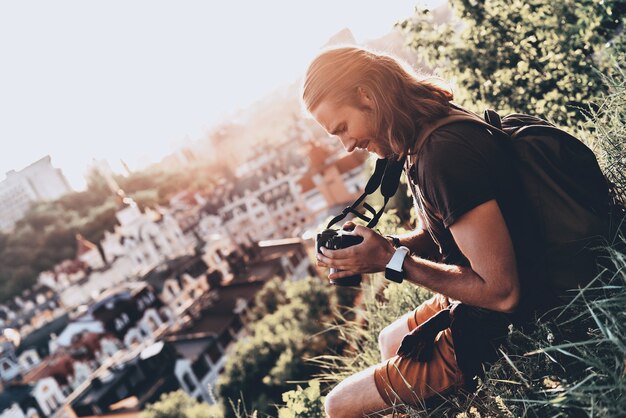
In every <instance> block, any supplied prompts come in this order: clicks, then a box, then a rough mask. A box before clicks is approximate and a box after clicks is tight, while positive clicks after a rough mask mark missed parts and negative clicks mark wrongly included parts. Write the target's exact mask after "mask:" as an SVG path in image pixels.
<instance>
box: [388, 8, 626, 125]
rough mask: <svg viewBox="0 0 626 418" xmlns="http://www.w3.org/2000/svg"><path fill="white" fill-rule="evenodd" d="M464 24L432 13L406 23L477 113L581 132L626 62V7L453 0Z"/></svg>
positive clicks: (423, 53)
mask: <svg viewBox="0 0 626 418" xmlns="http://www.w3.org/2000/svg"><path fill="white" fill-rule="evenodd" d="M450 3H451V4H452V7H453V8H454V10H455V11H456V14H457V16H458V17H459V18H460V20H456V21H454V22H449V23H441V22H436V21H435V20H434V19H433V14H432V13H431V12H429V11H428V10H424V9H418V10H417V11H416V13H415V15H414V16H413V17H412V18H411V19H408V20H405V21H404V22H402V23H400V27H401V28H402V29H404V30H405V31H406V33H407V37H408V42H409V45H410V46H411V47H412V48H414V49H416V50H417V51H418V53H419V54H420V57H422V58H424V59H425V60H426V61H427V62H428V63H429V64H430V65H431V66H432V67H435V68H439V69H440V70H441V74H442V75H443V76H444V77H447V78H449V79H451V80H453V84H455V85H456V86H457V87H458V88H459V90H460V91H458V92H457V93H458V94H457V101H460V102H461V103H462V104H464V105H466V106H468V107H469V108H471V109H472V110H476V111H479V110H480V111H482V110H483V109H482V108H484V107H492V108H494V109H496V110H498V111H501V112H510V111H517V112H524V113H530V114H535V115H539V116H544V117H546V118H548V119H549V120H552V121H554V122H556V123H557V124H559V125H565V126H569V127H571V128H574V127H575V126H578V127H580V126H581V125H582V123H583V122H584V121H585V112H584V111H581V109H583V110H584V109H586V108H587V106H588V104H589V101H590V100H592V99H594V98H596V97H598V96H600V95H601V94H602V93H605V92H606V85H605V84H604V83H603V80H602V74H607V75H609V76H611V75H613V74H614V72H615V67H614V66H613V63H614V62H615V61H619V60H620V59H623V57H624V53H625V51H626V42H625V39H626V35H625V34H624V31H623V25H624V19H625V17H626V1H624V0H584V1H574V0H567V1H553V2H545V1H542V0H530V1H529V0H487V1H474V0H451V2H450Z"/></svg>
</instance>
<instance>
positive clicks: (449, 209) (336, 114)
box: [302, 47, 532, 417]
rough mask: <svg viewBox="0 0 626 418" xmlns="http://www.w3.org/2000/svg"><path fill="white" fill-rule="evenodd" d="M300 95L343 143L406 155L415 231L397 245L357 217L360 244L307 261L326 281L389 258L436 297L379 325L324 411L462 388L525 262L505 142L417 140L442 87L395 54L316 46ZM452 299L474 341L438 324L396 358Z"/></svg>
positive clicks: (441, 105)
mask: <svg viewBox="0 0 626 418" xmlns="http://www.w3.org/2000/svg"><path fill="white" fill-rule="evenodd" d="M302 96H303V103H304V105H305V106H306V108H307V110H308V111H309V112H310V113H311V115H312V116H313V117H314V118H315V120H316V121H317V122H318V123H319V124H320V125H321V126H322V127H323V128H324V129H325V130H326V131H327V132H328V133H329V134H331V135H335V136H337V137H338V138H339V140H340V141H341V142H342V144H343V145H344V147H345V148H346V150H347V151H348V152H351V151H353V150H355V149H357V148H361V149H366V150H368V151H369V152H371V153H374V154H376V155H378V156H379V157H381V158H395V159H398V160H399V159H401V158H403V157H407V161H409V164H407V169H406V174H407V175H408V177H409V180H410V184H411V186H412V187H411V188H412V191H413V195H414V198H415V202H416V206H417V209H418V212H419V214H420V218H421V219H422V221H423V222H422V223H423V229H419V230H416V231H414V232H413V233H411V234H408V235H406V236H402V237H398V242H396V247H399V248H394V245H393V244H392V242H390V240H388V239H387V238H385V237H383V236H381V235H379V234H377V233H376V232H375V231H373V230H371V229H368V228H366V227H363V226H356V227H355V228H354V230H353V233H354V234H356V235H359V236H362V237H363V238H364V239H363V242H362V243H361V244H358V245H355V246H352V247H348V248H345V249H340V250H328V249H325V248H323V249H322V254H319V255H318V264H319V265H320V266H325V267H332V268H336V269H339V270H341V271H339V272H336V273H333V274H331V275H329V279H333V280H336V279H340V278H341V277H346V276H350V275H353V274H355V273H374V272H384V271H385V270H386V267H387V266H388V264H389V263H390V262H391V261H392V259H393V263H395V265H396V266H399V267H397V268H398V269H399V274H401V276H402V277H403V278H404V280H406V281H409V282H411V283H414V284H416V285H419V286H422V287H425V288H428V289H430V290H431V291H433V292H435V294H436V296H434V297H433V298H431V299H430V300H429V301H427V302H425V303H424V304H422V305H420V306H419V307H417V309H416V310H415V311H413V312H409V313H407V314H406V315H404V316H403V317H401V318H399V319H397V320H396V321H395V322H393V323H392V324H391V325H389V326H387V327H386V328H385V329H384V330H383V331H382V332H381V333H380V337H379V342H380V350H381V356H382V360H383V361H382V362H381V363H380V364H378V365H375V366H373V367H371V368H369V369H366V370H364V371H361V372H359V373H357V374H355V375H353V376H351V377H349V378H348V379H346V380H344V381H343V382H341V383H340V384H339V385H337V386H336V387H335V388H334V389H333V390H332V391H331V392H330V393H329V394H328V396H327V398H326V405H325V406H326V412H327V413H328V415H329V416H331V417H359V416H363V415H364V414H367V413H372V412H377V411H382V410H385V409H386V408H389V407H391V406H393V405H394V404H396V403H400V402H402V403H406V404H420V403H422V402H423V401H424V400H426V399H428V398H431V397H433V396H436V395H437V394H441V393H445V392H448V391H450V390H455V389H458V388H460V387H462V386H463V385H465V384H467V383H468V381H470V380H471V378H472V377H473V374H474V372H475V371H476V370H478V369H479V364H477V361H476V358H474V357H475V356H473V355H472V354H471V353H472V352H474V351H475V352H478V353H479V358H478V363H480V361H482V360H486V359H487V358H488V357H489V352H493V347H492V344H491V343H492V340H493V338H496V337H501V336H502V335H503V334H504V333H505V332H506V331H505V330H506V326H505V324H506V323H507V322H508V321H507V320H506V317H507V314H508V313H511V312H513V311H515V310H516V308H517V307H518V304H519V303H520V300H521V299H520V298H522V296H521V295H522V293H523V290H524V286H522V285H521V283H525V277H526V276H528V275H529V274H530V273H531V271H532V268H531V267H530V266H531V264H532V263H530V260H531V252H530V250H529V249H530V247H531V245H530V243H531V237H530V235H529V231H530V230H529V228H528V226H529V221H528V220H527V219H526V218H525V211H524V209H523V204H522V202H520V198H519V196H520V195H521V193H520V191H519V190H518V189H517V186H515V185H516V184H517V183H516V181H515V178H514V174H513V172H512V168H511V166H510V164H508V163H507V161H508V160H507V158H506V155H505V154H506V149H505V148H503V147H502V146H501V144H499V143H498V141H494V138H493V137H492V136H491V135H490V134H489V132H487V130H485V129H483V128H481V127H480V126H476V125H474V124H472V123H467V122H461V123H455V124H451V125H448V126H445V127H443V128H441V129H438V130H436V131H435V132H434V133H433V134H432V135H430V136H429V137H428V138H427V140H426V141H425V142H424V143H423V144H418V143H417V142H418V138H419V137H420V133H422V132H423V131H425V130H426V129H427V128H428V125H429V124H430V123H432V122H433V121H434V120H437V119H439V118H442V117H445V116H446V115H448V113H449V111H450V109H451V106H452V105H451V103H450V101H451V100H452V94H451V93H450V92H449V91H447V90H446V89H444V88H442V87H440V86H438V85H436V84H434V83H432V82H429V81H425V80H420V79H418V78H417V76H416V75H415V74H414V73H413V72H412V71H411V70H410V69H409V68H407V67H405V66H403V64H401V63H400V62H399V61H398V60H396V59H394V58H392V57H389V56H386V55H381V54H376V53H373V52H371V51H368V50H365V49H362V48H357V47H344V48H335V49H329V50H326V51H324V52H323V53H322V54H320V55H319V56H318V57H317V58H316V59H315V60H314V61H313V62H312V63H311V65H310V66H309V68H308V71H307V73H306V77H305V81H304V84H303V93H302ZM418 145H420V147H419V149H416V148H417V146H418ZM403 247H406V249H405V248H403ZM435 248H436V249H437V250H438V251H433V249H435ZM407 249H408V250H407ZM409 251H410V254H408V253H409ZM520 266H521V267H520ZM451 301H461V302H463V303H464V304H465V305H468V306H472V307H474V308H475V309H476V312H478V315H477V316H476V318H477V320H476V321H473V320H471V319H470V320H466V321H465V322H466V323H468V324H469V325H468V328H465V329H463V330H462V332H460V333H459V332H457V334H461V335H462V334H475V335H477V336H478V335H479V336H480V338H481V342H479V343H478V345H477V344H475V341H472V340H471V338H470V339H469V340H468V339H463V338H453V337H454V336H453V331H452V330H451V329H449V328H448V329H445V330H443V331H441V332H440V333H438V334H437V335H436V337H435V342H434V349H433V352H432V356H430V358H429V359H428V360H427V361H420V359H417V358H413V357H411V356H405V357H401V356H398V355H396V351H397V350H398V347H399V346H400V344H401V342H402V339H403V337H404V336H405V335H406V334H407V333H409V332H410V331H411V330H413V329H415V328H416V327H418V326H419V325H421V324H423V323H424V322H425V321H426V320H427V319H428V318H430V317H431V316H432V315H434V314H436V313H437V312H439V311H440V310H442V309H444V308H446V307H447V306H448V305H449V304H450V302H451ZM472 327H475V328H473V329H472ZM492 337H493V338H492ZM490 348H491V350H490ZM422 360H423V359H422Z"/></svg>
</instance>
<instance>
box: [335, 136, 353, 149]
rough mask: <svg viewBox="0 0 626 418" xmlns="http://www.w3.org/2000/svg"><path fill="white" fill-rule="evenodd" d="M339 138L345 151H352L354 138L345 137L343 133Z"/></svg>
mask: <svg viewBox="0 0 626 418" xmlns="http://www.w3.org/2000/svg"><path fill="white" fill-rule="evenodd" d="M339 140H340V141H341V144H342V145H343V147H344V148H345V149H346V151H347V152H352V151H354V149H355V148H356V139H354V138H347V137H346V136H345V135H341V136H339Z"/></svg>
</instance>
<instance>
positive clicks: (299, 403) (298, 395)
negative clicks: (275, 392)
mask: <svg viewBox="0 0 626 418" xmlns="http://www.w3.org/2000/svg"><path fill="white" fill-rule="evenodd" d="M283 402H284V403H285V405H284V406H281V407H280V408H279V409H278V418H324V417H326V414H325V412H324V397H323V396H321V395H320V383H319V381H317V380H311V381H309V387H307V388H306V389H302V387H301V386H298V387H297V388H296V390H291V391H289V392H285V393H283Z"/></svg>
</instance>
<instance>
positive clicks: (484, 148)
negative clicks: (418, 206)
mask: <svg viewBox="0 0 626 418" xmlns="http://www.w3.org/2000/svg"><path fill="white" fill-rule="evenodd" d="M458 125H460V126H462V124H458ZM498 158H503V155H502V153H501V152H500V150H499V147H498V146H497V144H495V138H493V137H492V136H491V135H490V134H489V133H487V132H486V131H484V130H482V129H476V128H474V127H473V126H466V129H459V126H454V125H451V126H450V127H445V128H442V129H440V130H438V131H437V132H436V133H435V134H433V135H432V136H431V137H430V138H429V140H428V141H427V142H426V144H424V147H423V149H422V152H421V154H420V157H419V160H418V166H417V167H418V179H417V184H418V186H419V187H420V189H421V190H422V193H423V198H424V200H426V202H427V204H429V205H430V206H431V207H432V210H434V211H435V212H436V214H437V215H438V217H439V218H440V219H441V221H442V223H443V225H444V227H446V228H449V227H450V226H451V225H452V224H454V222H456V221H457V220H458V219H459V218H460V217H461V216H463V215H464V214H465V213H467V212H469V211H470V210H472V209H474V208H475V207H477V206H479V205H481V204H482V203H485V202H487V201H489V200H491V199H494V198H495V197H496V179H495V178H494V177H495V176H496V175H497V174H496V172H497V171H496V170H495V169H494V166H495V163H496V161H497V160H496V159H498Z"/></svg>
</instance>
